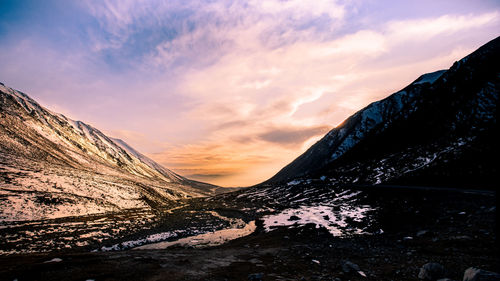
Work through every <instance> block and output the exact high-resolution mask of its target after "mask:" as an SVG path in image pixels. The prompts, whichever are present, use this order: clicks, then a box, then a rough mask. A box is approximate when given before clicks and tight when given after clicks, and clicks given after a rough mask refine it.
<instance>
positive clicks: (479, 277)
mask: <svg viewBox="0 0 500 281" xmlns="http://www.w3.org/2000/svg"><path fill="white" fill-rule="evenodd" d="M463 281H500V274H498V273H495V272H491V271H486V270H482V269H479V268H474V267H469V268H467V269H466V270H465V272H464V280H463Z"/></svg>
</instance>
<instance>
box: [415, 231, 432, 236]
mask: <svg viewBox="0 0 500 281" xmlns="http://www.w3.org/2000/svg"><path fill="white" fill-rule="evenodd" d="M427 233H429V231H428V230H420V231H419V232H417V237H420V236H424V235H426V234H427Z"/></svg>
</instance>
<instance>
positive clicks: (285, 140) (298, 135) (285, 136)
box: [259, 126, 332, 147]
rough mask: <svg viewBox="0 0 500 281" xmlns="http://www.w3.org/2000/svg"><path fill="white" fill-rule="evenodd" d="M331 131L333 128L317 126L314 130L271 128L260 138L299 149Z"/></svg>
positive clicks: (307, 128) (306, 128)
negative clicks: (312, 139)
mask: <svg viewBox="0 0 500 281" xmlns="http://www.w3.org/2000/svg"><path fill="white" fill-rule="evenodd" d="M331 129H332V127H330V126H317V127H312V128H309V127H305V128H271V129H269V130H268V131H267V132H264V133H262V134H260V135H259V138H260V139H262V140H264V141H267V142H271V143H276V144H281V145H291V146H294V147H297V146H300V145H302V144H303V143H304V142H305V141H307V140H308V139H310V138H312V137H315V136H318V135H324V134H325V133H327V132H328V131H330V130H331Z"/></svg>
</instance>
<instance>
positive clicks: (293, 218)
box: [288, 215, 300, 221]
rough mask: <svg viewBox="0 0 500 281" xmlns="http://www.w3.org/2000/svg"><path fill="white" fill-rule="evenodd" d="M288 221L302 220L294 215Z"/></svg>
mask: <svg viewBox="0 0 500 281" xmlns="http://www.w3.org/2000/svg"><path fill="white" fill-rule="evenodd" d="M288 220H289V221H298V220H300V218H299V217H297V216H295V215H292V216H290V218H289V219H288Z"/></svg>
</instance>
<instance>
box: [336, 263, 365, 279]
mask: <svg viewBox="0 0 500 281" xmlns="http://www.w3.org/2000/svg"><path fill="white" fill-rule="evenodd" d="M342 270H343V271H344V272H345V273H351V272H356V273H357V274H359V275H361V276H363V277H366V274H365V273H364V272H363V271H361V269H360V268H359V265H357V264H355V263H352V262H350V261H344V262H343V263H342Z"/></svg>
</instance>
